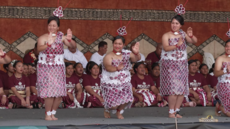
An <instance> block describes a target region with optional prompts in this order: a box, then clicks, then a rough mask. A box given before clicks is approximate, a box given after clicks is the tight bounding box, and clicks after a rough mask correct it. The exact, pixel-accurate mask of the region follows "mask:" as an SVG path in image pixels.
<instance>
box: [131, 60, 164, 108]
mask: <svg viewBox="0 0 230 129" xmlns="http://www.w3.org/2000/svg"><path fill="white" fill-rule="evenodd" d="M133 69H134V71H135V73H136V74H134V75H133V76H132V78H131V83H132V86H133V88H132V89H133V96H134V105H135V107H147V106H153V105H156V104H157V102H158V101H162V97H161V95H160V94H159V91H158V89H157V88H156V86H155V84H154V82H153V80H152V78H151V77H150V76H149V75H145V65H144V63H143V62H138V63H136V64H135V65H134V67H133Z"/></svg>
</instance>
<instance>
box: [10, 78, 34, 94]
mask: <svg viewBox="0 0 230 129" xmlns="http://www.w3.org/2000/svg"><path fill="white" fill-rule="evenodd" d="M8 81H9V87H11V88H12V87H15V88H16V89H17V91H24V90H26V87H29V86H30V81H29V79H28V78H27V77H26V76H25V75H22V78H20V79H18V78H16V77H15V75H13V76H11V77H9V80H8Z"/></svg>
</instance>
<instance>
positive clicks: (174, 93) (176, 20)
mask: <svg viewBox="0 0 230 129" xmlns="http://www.w3.org/2000/svg"><path fill="white" fill-rule="evenodd" d="M181 6H182V7H183V5H182V4H181V5H180V7H177V8H178V9H177V8H176V12H177V13H178V15H176V16H174V17H173V18H172V20H171V31H169V32H167V33H165V34H164V35H163V37H162V44H163V50H162V53H161V61H160V87H161V88H160V93H161V95H168V96H169V97H168V103H169V117H170V118H175V113H176V112H179V111H180V106H181V104H182V101H183V99H184V95H188V94H189V87H188V64H187V52H186V41H187V42H189V43H196V42H197V38H196V37H195V36H194V35H193V30H192V28H191V27H189V28H188V29H187V33H185V32H184V31H183V30H181V27H182V26H183V25H184V18H183V17H182V16H181V15H180V14H184V13H185V12H183V11H184V10H183V9H184V8H181ZM176 117H178V118H182V116H181V115H179V114H177V115H176Z"/></svg>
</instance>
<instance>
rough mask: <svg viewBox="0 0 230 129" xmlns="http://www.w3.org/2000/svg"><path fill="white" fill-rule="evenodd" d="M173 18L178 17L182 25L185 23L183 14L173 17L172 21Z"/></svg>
mask: <svg viewBox="0 0 230 129" xmlns="http://www.w3.org/2000/svg"><path fill="white" fill-rule="evenodd" d="M173 19H176V20H177V21H178V22H179V23H180V24H181V25H184V18H183V17H182V16H181V15H176V16H174V17H173V18H172V20H171V22H172V21H173Z"/></svg>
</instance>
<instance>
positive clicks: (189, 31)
mask: <svg viewBox="0 0 230 129" xmlns="http://www.w3.org/2000/svg"><path fill="white" fill-rule="evenodd" d="M187 35H188V36H189V37H192V36H193V31H192V27H189V28H188V29H187Z"/></svg>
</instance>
